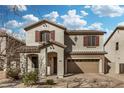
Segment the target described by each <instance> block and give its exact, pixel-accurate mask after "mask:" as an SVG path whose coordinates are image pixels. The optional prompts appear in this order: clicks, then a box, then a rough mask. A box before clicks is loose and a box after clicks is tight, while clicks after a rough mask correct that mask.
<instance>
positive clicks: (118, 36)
mask: <svg viewBox="0 0 124 93" xmlns="http://www.w3.org/2000/svg"><path fill="white" fill-rule="evenodd" d="M104 46H105V50H106V51H107V52H108V54H106V55H105V57H106V62H108V66H107V68H106V72H108V73H112V74H114V73H116V74H121V73H124V26H118V27H116V28H115V30H114V31H113V33H112V34H111V35H110V36H109V38H108V39H107V41H106V42H105V44H104Z"/></svg>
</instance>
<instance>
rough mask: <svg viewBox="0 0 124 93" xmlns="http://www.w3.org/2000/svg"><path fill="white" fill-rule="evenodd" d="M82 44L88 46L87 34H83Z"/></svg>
mask: <svg viewBox="0 0 124 93" xmlns="http://www.w3.org/2000/svg"><path fill="white" fill-rule="evenodd" d="M83 39H84V42H83V43H84V46H88V36H84V38H83Z"/></svg>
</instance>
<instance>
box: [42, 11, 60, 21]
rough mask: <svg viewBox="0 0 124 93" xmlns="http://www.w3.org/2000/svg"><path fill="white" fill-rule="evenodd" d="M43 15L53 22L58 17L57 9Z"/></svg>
mask: <svg viewBox="0 0 124 93" xmlns="http://www.w3.org/2000/svg"><path fill="white" fill-rule="evenodd" d="M43 17H45V18H47V19H48V20H50V21H53V22H55V21H56V19H57V18H58V17H59V14H58V12H57V11H53V12H51V13H49V14H46V15H44V16H43Z"/></svg>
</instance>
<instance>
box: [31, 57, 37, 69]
mask: <svg viewBox="0 0 124 93" xmlns="http://www.w3.org/2000/svg"><path fill="white" fill-rule="evenodd" d="M32 68H34V70H36V71H37V70H38V57H32Z"/></svg>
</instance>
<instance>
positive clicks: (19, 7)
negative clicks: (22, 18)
mask: <svg viewBox="0 0 124 93" xmlns="http://www.w3.org/2000/svg"><path fill="white" fill-rule="evenodd" d="M8 8H9V9H10V10H12V11H14V10H18V11H26V10H27V7H26V5H9V6H8Z"/></svg>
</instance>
